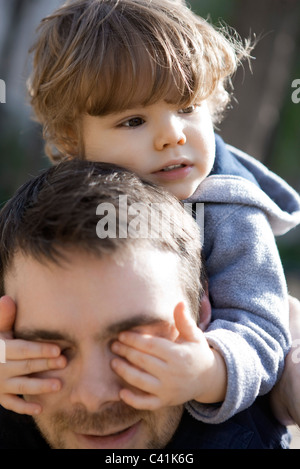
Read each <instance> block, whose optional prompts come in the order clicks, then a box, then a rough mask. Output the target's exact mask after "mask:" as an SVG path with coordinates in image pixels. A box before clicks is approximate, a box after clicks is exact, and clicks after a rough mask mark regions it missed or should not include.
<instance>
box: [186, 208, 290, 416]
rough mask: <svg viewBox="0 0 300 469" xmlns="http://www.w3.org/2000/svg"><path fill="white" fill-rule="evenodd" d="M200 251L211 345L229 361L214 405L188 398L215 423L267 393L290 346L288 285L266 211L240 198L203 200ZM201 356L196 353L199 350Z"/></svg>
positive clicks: (190, 408)
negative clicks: (202, 244)
mask: <svg viewBox="0 0 300 469" xmlns="http://www.w3.org/2000/svg"><path fill="white" fill-rule="evenodd" d="M205 255H206V262H207V271H208V278H209V292H210V299H211V303H212V322H211V324H210V326H209V328H208V329H207V331H206V338H207V340H208V342H209V344H210V345H211V346H212V347H214V348H215V349H217V350H218V351H219V352H220V353H221V355H222V356H223V358H224V360H225V363H226V366H227V377H228V380H227V393H226V397H225V400H224V402H222V403H220V404H216V405H215V404H210V405H207V404H200V403H198V402H196V401H191V402H189V403H187V404H186V407H187V409H188V411H189V412H190V413H191V414H192V415H193V416H194V417H195V418H197V419H198V420H201V421H203V422H207V423H214V424H216V423H221V422H223V421H225V420H227V419H229V418H230V417H232V416H233V415H234V414H236V413H238V412H240V411H242V410H244V409H246V408H247V407H249V406H250V405H251V404H252V403H253V402H254V400H255V399H256V397H257V396H258V395H263V394H266V393H267V392H268V391H270V390H271V388H272V387H273V386H274V384H275V383H276V381H277V380H278V378H279V377H280V375H281V373H282V371H283V367H284V358H285V355H286V353H287V352H288V350H289V347H290V334H289V329H288V298H287V286H286V281H285V277H284V273H283V268H282V265H281V261H280V257H279V254H278V250H277V246H276V242H275V239H274V235H273V232H272V229H271V227H270V224H269V222H268V220H267V217H266V215H265V214H264V212H263V211H261V210H260V209H257V208H255V207H251V206H246V205H245V206H243V205H226V204H225V205H224V204H206V205H205ZM200 359H201V357H200Z"/></svg>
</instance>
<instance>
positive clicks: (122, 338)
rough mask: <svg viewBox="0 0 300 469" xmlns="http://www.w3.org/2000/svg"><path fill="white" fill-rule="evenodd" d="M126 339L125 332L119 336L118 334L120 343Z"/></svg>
mask: <svg viewBox="0 0 300 469" xmlns="http://www.w3.org/2000/svg"><path fill="white" fill-rule="evenodd" d="M126 338H127V335H126V333H125V332H121V334H119V340H120V341H121V342H122V341H124V342H125V340H126Z"/></svg>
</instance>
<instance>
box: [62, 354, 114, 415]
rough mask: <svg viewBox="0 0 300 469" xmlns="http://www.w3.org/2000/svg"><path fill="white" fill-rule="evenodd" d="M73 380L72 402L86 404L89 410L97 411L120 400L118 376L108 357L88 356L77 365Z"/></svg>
mask: <svg viewBox="0 0 300 469" xmlns="http://www.w3.org/2000/svg"><path fill="white" fill-rule="evenodd" d="M74 375H75V370H74ZM72 381H73V386H72V389H71V395H70V401H71V404H73V405H81V406H84V407H85V409H86V410H87V411H88V412H97V411H99V409H100V408H101V407H102V408H103V407H104V406H106V405H109V404H112V403H115V402H117V401H119V400H120V399H119V391H120V386H119V384H118V378H117V376H116V375H115V374H114V373H113V371H112V370H111V368H110V363H109V360H108V359H107V360H103V359H102V360H99V359H98V360H97V359H96V357H93V359H92V358H91V357H90V360H88V359H87V358H86V359H85V360H84V361H82V362H81V363H80V364H79V365H78V366H77V370H76V376H74V377H73V380H72Z"/></svg>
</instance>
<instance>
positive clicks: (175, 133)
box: [154, 118, 186, 151]
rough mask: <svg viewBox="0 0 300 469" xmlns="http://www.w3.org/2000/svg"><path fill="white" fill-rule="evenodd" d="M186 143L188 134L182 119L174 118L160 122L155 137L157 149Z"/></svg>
mask: <svg viewBox="0 0 300 469" xmlns="http://www.w3.org/2000/svg"><path fill="white" fill-rule="evenodd" d="M185 143H186V135H185V133H184V129H183V126H182V124H181V123H180V120H179V119H178V120H177V119H176V118H173V119H167V120H166V121H164V122H161V123H158V125H157V132H156V135H155V138H154V147H155V149H156V150H157V151H161V150H164V149H165V148H169V147H171V148H172V147H176V146H177V145H184V144H185Z"/></svg>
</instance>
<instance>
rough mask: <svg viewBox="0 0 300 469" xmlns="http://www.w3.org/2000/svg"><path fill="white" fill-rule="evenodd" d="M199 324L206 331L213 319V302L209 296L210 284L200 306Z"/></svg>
mask: <svg viewBox="0 0 300 469" xmlns="http://www.w3.org/2000/svg"><path fill="white" fill-rule="evenodd" d="M199 319H200V321H199V324H198V326H199V327H200V329H201V330H202V331H205V330H206V328H207V326H208V325H209V323H210V321H211V304H210V301H209V296H208V286H206V288H205V292H204V294H203V297H202V300H201V302H200V306H199Z"/></svg>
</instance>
